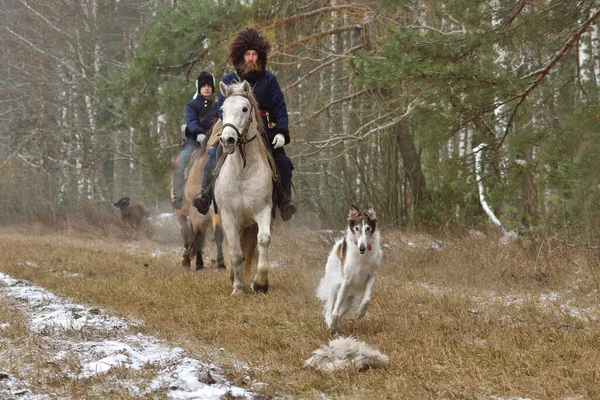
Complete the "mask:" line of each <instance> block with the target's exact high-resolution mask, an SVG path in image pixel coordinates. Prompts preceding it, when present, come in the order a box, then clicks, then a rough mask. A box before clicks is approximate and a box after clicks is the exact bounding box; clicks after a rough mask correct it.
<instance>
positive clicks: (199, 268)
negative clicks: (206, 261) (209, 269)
mask: <svg viewBox="0 0 600 400" xmlns="http://www.w3.org/2000/svg"><path fill="white" fill-rule="evenodd" d="M201 269H204V265H196V271H199V270H201Z"/></svg>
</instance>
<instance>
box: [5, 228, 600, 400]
mask: <svg viewBox="0 0 600 400" xmlns="http://www.w3.org/2000/svg"><path fill="white" fill-rule="evenodd" d="M336 233H337V232H336ZM337 236H339V235H336V234H333V235H331V234H329V233H327V232H323V231H317V230H311V229H308V228H303V227H293V225H292V226H286V225H285V224H278V225H277V227H276V229H275V234H274V237H273V241H272V245H271V250H270V260H271V265H272V269H271V273H270V284H271V286H270V290H269V293H268V294H266V295H257V294H251V293H248V294H245V295H243V296H235V297H232V296H230V293H231V286H230V284H229V279H228V276H227V274H226V273H225V272H223V271H219V270H217V269H216V265H215V262H214V261H211V262H210V263H209V264H208V268H207V269H205V270H203V271H191V270H185V269H183V267H181V266H180V253H181V251H180V245H179V240H178V233H177V232H176V231H174V230H169V231H166V232H161V231H160V229H158V230H157V232H155V234H154V236H153V237H151V238H148V237H146V236H144V235H134V234H131V232H127V231H126V230H123V229H118V228H116V227H114V226H113V227H112V228H110V229H109V228H97V229H92V228H89V229H88V230H82V229H79V228H77V229H75V228H69V227H68V226H67V227H64V226H63V227H62V228H61V229H59V230H55V229H48V228H44V227H43V226H42V225H39V224H31V225H28V226H20V227H18V228H7V227H5V228H1V229H0V271H1V272H4V273H6V274H8V275H10V276H12V277H14V278H20V279H25V280H28V281H30V282H32V283H33V284H35V285H37V286H40V287H43V288H45V289H47V290H49V291H51V292H53V293H55V294H57V295H60V296H66V297H69V298H71V299H72V300H73V301H75V302H78V303H83V304H88V305H92V306H95V307H99V308H102V309H104V310H107V311H109V312H110V313H112V314H114V315H117V316H120V317H124V318H127V319H131V320H136V321H141V324H140V326H139V327H138V328H136V329H137V330H138V331H141V332H143V333H145V334H148V335H153V336H156V337H158V338H162V339H165V340H167V341H169V342H170V343H173V344H174V345H177V346H181V347H183V348H184V349H186V350H187V351H189V352H191V353H192V354H194V355H195V357H197V358H198V359H200V360H202V359H203V358H206V357H210V358H211V360H213V361H215V362H217V363H218V364H219V365H220V366H221V367H222V368H224V370H225V371H226V373H227V378H228V379H229V380H230V381H231V382H232V383H233V384H235V385H238V386H241V387H248V384H249V382H248V380H249V378H250V380H252V381H255V382H262V383H263V384H264V385H262V386H260V391H259V396H260V397H263V398H274V397H277V398H304V399H322V398H335V399H338V398H339V399H517V398H529V399H594V398H600V329H599V325H598V321H599V319H598V317H599V316H600V312H599V308H598V301H599V296H600V292H599V283H600V252H599V251H598V249H596V248H591V247H589V246H583V245H573V244H569V243H564V242H561V241H558V240H553V239H551V238H531V237H529V238H526V239H519V240H516V241H514V242H512V243H511V244H509V245H507V246H502V245H500V244H499V242H498V239H499V238H498V237H496V236H494V235H493V234H490V235H488V237H487V238H485V239H483V238H477V237H471V236H467V235H465V236H464V237H459V236H458V235H457V236H452V237H437V238H433V237H430V236H428V235H425V234H417V233H409V232H402V231H395V230H384V231H383V232H382V241H383V251H384V263H383V266H382V268H381V270H380V275H379V278H378V281H377V282H376V284H375V288H374V291H373V299H372V302H371V306H370V308H369V310H368V311H367V314H366V316H365V318H363V319H361V320H354V319H352V318H344V319H342V321H341V330H342V334H344V335H352V336H354V337H355V338H357V339H360V340H362V341H365V342H366V343H367V344H369V345H370V346H372V347H374V348H375V349H377V350H379V351H381V352H382V353H384V354H386V355H388V356H389V367H388V368H387V369H384V370H372V371H366V372H357V371H354V370H343V371H338V372H334V373H322V372H318V371H314V370H311V369H308V368H305V367H304V366H303V362H304V360H305V359H307V358H308V357H309V356H310V355H311V352H312V351H313V350H315V349H316V348H317V347H319V346H320V345H322V344H324V343H326V342H328V341H329V340H330V339H331V338H332V336H331V334H330V333H329V332H328V331H327V330H326V328H325V325H324V323H323V318H322V316H321V304H320V302H319V301H318V300H317V299H316V298H315V295H314V293H315V289H316V286H317V284H318V282H319V280H320V278H321V276H322V274H323V272H324V267H325V261H326V258H327V255H328V252H329V249H330V247H331V245H332V243H333V241H332V240H333V239H334V238H336V237H337ZM211 245H212V244H211ZM213 246H214V245H213ZM208 256H209V259H211V260H212V259H214V257H215V255H214V248H212V247H210V246H209V248H208ZM75 274H76V275H75ZM0 301H1V298H0ZM3 320H4V321H7V320H10V321H12V323H11V325H10V329H6V330H4V331H2V330H0V338H1V337H2V336H4V337H5V339H6V338H7V337H8V338H9V339H12V342H11V343H13V344H14V343H17V342H18V343H22V345H23V346H25V347H27V348H28V349H29V351H30V353H31V357H30V358H29V359H28V363H29V365H27V368H24V367H20V366H16V365H14V363H13V364H12V365H11V363H10V360H2V359H0V370H10V371H12V372H13V373H20V374H23V375H27V374H28V373H30V374H33V375H35V376H45V377H46V379H37V380H36V379H32V380H30V381H31V382H32V385H33V387H31V389H32V390H35V392H36V393H40V394H43V393H50V392H52V391H53V390H54V388H55V387H56V386H58V385H63V384H65V382H64V381H63V378H61V375H60V370H61V368H60V366H57V365H52V366H51V365H47V364H46V363H41V362H40V363H37V364H36V359H41V358H42V357H36V356H35V354H36V352H43V351H44V349H43V346H39V345H38V344H37V343H36V340H35V338H28V339H24V338H25V337H26V336H27V332H26V331H27V328H26V327H25V326H24V325H23V324H22V323H19V316H18V315H16V314H15V313H14V311H12V308H11V307H9V305H7V304H2V303H0V322H2V321H3ZM20 337H23V339H19V340H17V339H18V338H20ZM2 343H3V342H2V341H0V350H2V346H3V345H2ZM215 349H220V350H219V351H215ZM215 354H218V356H215ZM215 357H217V358H215ZM240 365H246V366H247V368H248V369H247V370H246V369H245V368H241V367H240ZM109 374H116V375H117V377H118V374H125V372H123V371H119V370H117V371H112V372H110V373H109ZM49 376H50V378H48V377H49ZM52 376H54V377H55V378H54V379H52ZM23 378H27V376H23ZM113 378H114V377H113ZM110 382H111V379H108V378H106V384H107V385H110ZM255 388H256V387H254V388H253V389H252V390H255ZM85 393H86V392H85V389H83V388H82V387H80V385H76V386H73V388H72V391H71V392H70V393H67V394H66V397H71V398H82V396H83V397H85ZM111 398H129V397H128V396H127V395H124V394H121V395H119V394H118V393H113V395H112V396H111Z"/></svg>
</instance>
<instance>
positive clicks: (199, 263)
mask: <svg viewBox="0 0 600 400" xmlns="http://www.w3.org/2000/svg"><path fill="white" fill-rule="evenodd" d="M194 246H195V247H196V270H199V269H202V268H204V260H203V259H202V247H203V246H204V233H202V232H201V231H200V230H197V231H196V232H194Z"/></svg>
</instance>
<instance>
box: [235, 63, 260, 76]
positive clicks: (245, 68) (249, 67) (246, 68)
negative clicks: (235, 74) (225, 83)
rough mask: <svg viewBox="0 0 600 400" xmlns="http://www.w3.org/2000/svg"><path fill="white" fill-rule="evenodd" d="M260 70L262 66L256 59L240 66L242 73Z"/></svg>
mask: <svg viewBox="0 0 600 400" xmlns="http://www.w3.org/2000/svg"><path fill="white" fill-rule="evenodd" d="M255 71H260V67H259V66H258V64H257V63H256V61H251V62H245V63H244V64H242V65H241V66H240V72H241V73H242V75H247V74H249V73H251V72H255Z"/></svg>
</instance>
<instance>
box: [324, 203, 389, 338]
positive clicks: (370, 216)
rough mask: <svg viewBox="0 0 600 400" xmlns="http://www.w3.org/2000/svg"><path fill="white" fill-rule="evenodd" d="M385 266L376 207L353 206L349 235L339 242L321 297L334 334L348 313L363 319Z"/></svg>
mask: <svg viewBox="0 0 600 400" xmlns="http://www.w3.org/2000/svg"><path fill="white" fill-rule="evenodd" d="M380 265H381V248H380V246H379V230H378V229H377V218H376V216H375V211H374V210H373V206H372V205H371V204H369V207H368V210H367V212H361V211H360V210H359V209H358V207H356V206H354V205H352V206H351V208H350V212H349V213H348V228H347V229H346V235H345V236H344V237H343V238H342V239H340V240H338V241H337V242H336V243H335V245H334V246H333V248H332V249H331V252H330V253H329V258H328V259H327V266H326V267H325V276H324V277H323V279H321V283H320V284H319V287H318V288H317V297H318V298H319V299H321V300H323V301H324V302H325V305H324V307H323V316H324V317H325V323H326V324H327V327H328V328H329V329H330V330H331V331H332V332H337V330H338V322H339V319H340V318H341V317H342V316H344V315H345V314H347V313H351V314H354V315H356V317H357V318H362V317H363V316H364V315H365V312H366V311H367V306H368V305H369V303H370V301H371V292H372V290H373V284H374V283H375V279H376V278H377V273H378V270H379V266H380Z"/></svg>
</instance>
